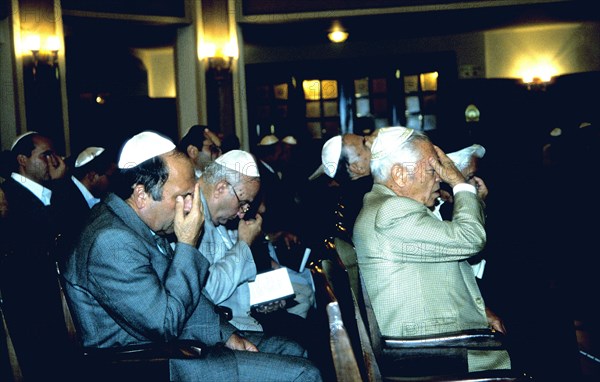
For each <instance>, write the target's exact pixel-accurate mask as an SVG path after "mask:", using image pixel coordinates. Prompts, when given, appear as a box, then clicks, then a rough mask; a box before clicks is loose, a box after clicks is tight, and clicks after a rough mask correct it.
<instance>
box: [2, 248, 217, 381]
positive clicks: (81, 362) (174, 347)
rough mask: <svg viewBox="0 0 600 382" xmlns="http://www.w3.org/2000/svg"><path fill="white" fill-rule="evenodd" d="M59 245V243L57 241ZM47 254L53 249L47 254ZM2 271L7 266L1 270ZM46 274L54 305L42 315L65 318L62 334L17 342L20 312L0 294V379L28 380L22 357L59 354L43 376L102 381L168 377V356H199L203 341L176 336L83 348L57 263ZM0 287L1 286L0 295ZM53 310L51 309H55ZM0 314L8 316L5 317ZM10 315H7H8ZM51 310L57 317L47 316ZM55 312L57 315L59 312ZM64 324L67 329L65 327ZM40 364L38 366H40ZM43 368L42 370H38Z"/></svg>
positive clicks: (40, 358)
mask: <svg viewBox="0 0 600 382" xmlns="http://www.w3.org/2000/svg"><path fill="white" fill-rule="evenodd" d="M57 248H58V246H57ZM48 256H49V258H50V259H57V257H53V256H54V253H50V254H49V255H48ZM5 271H6V270H5ZM49 272H50V273H51V275H50V276H51V277H48V279H47V280H48V284H49V285H45V286H44V287H45V288H46V289H47V290H46V291H47V292H49V293H50V294H53V293H54V292H56V294H57V296H60V298H57V299H56V301H57V304H60V306H57V307H56V308H57V309H55V310H53V311H52V312H43V314H44V319H48V320H53V321H52V322H56V323H58V324H59V325H62V323H63V322H64V327H60V328H59V329H61V333H65V334H64V336H65V337H67V338H62V335H61V336H60V339H62V340H60V341H58V342H60V343H40V344H39V346H35V348H34V349H31V348H28V347H27V346H24V345H23V344H21V346H17V343H16V342H15V344H14V346H13V341H11V322H15V320H19V319H20V314H22V312H20V311H10V307H9V305H8V304H2V303H3V301H2V300H1V299H0V313H1V314H0V316H1V318H2V328H1V329H0V332H3V333H4V339H5V340H4V341H3V343H2V344H0V345H1V346H2V347H1V348H0V357H1V358H0V363H1V364H2V366H4V365H8V366H9V367H10V372H9V373H7V375H6V376H5V373H4V370H3V372H2V374H1V375H0V379H2V380H4V377H7V378H8V381H12V382H21V381H27V380H31V379H32V377H31V376H28V374H27V370H26V369H23V362H22V360H23V359H27V360H28V362H30V363H31V362H33V363H39V365H44V364H46V363H47V362H46V361H47V359H48V357H49V355H52V358H51V359H52V360H55V359H59V360H60V361H61V362H60V365H59V366H57V367H56V368H55V369H56V370H52V372H51V373H47V374H46V375H47V378H48V379H53V380H54V379H57V380H58V379H60V380H63V381H82V380H86V381H107V380H128V381H136V380H139V381H169V379H170V373H169V360H170V359H193V358H200V357H203V356H204V353H205V350H206V346H205V345H204V344H203V343H201V342H200V341H192V340H179V341H173V342H170V343H161V344H155V343H152V344H144V345H132V346H121V347H111V348H102V349H98V348H94V349H91V348H84V347H83V346H82V341H81V340H80V337H79V335H78V332H77V328H76V325H75V324H74V321H73V318H72V316H71V311H70V307H69V301H68V299H67V296H66V295H65V293H64V290H63V279H62V275H61V274H60V269H59V266H58V263H57V262H55V271H54V270H52V269H51V267H49ZM1 292H2V290H0V296H1V295H2V294H1ZM31 303H35V302H34V301H32V302H31ZM54 312H56V313H54ZM5 315H6V316H7V317H10V318H11V319H12V321H11V320H8V319H7V320H6V321H5V320H4V317H5ZM9 315H10V316H9ZM50 315H56V317H50ZM59 315H60V317H59ZM64 329H66V330H64ZM40 367H41V366H40ZM42 372H43V370H42Z"/></svg>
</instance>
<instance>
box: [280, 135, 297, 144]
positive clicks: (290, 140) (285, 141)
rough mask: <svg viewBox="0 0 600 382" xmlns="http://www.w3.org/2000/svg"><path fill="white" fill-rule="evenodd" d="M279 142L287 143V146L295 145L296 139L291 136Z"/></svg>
mask: <svg viewBox="0 0 600 382" xmlns="http://www.w3.org/2000/svg"><path fill="white" fill-rule="evenodd" d="M281 142H283V143H287V144H288V145H296V144H298V141H296V138H294V137H293V136H291V135H288V136H287V137H284V138H283V139H282V140H281Z"/></svg>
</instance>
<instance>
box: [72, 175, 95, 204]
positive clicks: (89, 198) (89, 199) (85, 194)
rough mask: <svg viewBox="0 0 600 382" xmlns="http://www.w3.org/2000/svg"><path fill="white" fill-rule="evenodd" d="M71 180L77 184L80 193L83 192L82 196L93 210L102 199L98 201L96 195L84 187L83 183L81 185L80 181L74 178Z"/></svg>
mask: <svg viewBox="0 0 600 382" xmlns="http://www.w3.org/2000/svg"><path fill="white" fill-rule="evenodd" d="M71 180H72V181H73V183H75V185H76V186H77V188H79V191H81V194H82V195H83V197H84V198H85V201H86V202H87V204H88V207H90V208H92V207H94V205H96V204H97V203H99V202H100V199H98V198H96V197H95V196H94V195H92V193H91V192H90V190H88V189H87V187H86V186H84V185H83V183H81V182H80V181H79V179H77V178H75V177H74V176H71Z"/></svg>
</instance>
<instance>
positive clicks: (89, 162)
mask: <svg viewBox="0 0 600 382" xmlns="http://www.w3.org/2000/svg"><path fill="white" fill-rule="evenodd" d="M71 166H72V167H71V176H70V177H69V178H63V179H62V180H61V181H59V182H57V184H56V187H55V189H54V192H53V193H52V205H54V208H55V209H57V211H59V213H58V214H57V218H58V224H59V231H60V233H61V235H62V238H61V242H60V244H61V249H60V252H61V253H63V254H66V253H67V252H66V251H67V250H68V249H69V248H70V247H71V245H72V244H73V243H74V242H75V240H76V239H77V237H78V236H79V233H80V232H81V230H82V229H83V225H84V223H85V221H86V219H87V217H88V215H89V213H90V210H91V208H92V207H93V206H94V205H96V204H97V203H99V202H100V200H101V199H102V198H103V197H104V196H105V195H106V193H107V192H108V190H109V187H110V180H111V177H112V175H113V174H114V173H115V171H116V170H117V164H116V161H115V159H113V157H112V155H111V153H110V152H108V151H106V150H105V149H104V147H88V148H86V149H85V150H83V151H82V152H81V153H79V155H78V156H77V157H76V159H75V161H74V163H72V165H71ZM58 260H60V261H62V260H63V259H58Z"/></svg>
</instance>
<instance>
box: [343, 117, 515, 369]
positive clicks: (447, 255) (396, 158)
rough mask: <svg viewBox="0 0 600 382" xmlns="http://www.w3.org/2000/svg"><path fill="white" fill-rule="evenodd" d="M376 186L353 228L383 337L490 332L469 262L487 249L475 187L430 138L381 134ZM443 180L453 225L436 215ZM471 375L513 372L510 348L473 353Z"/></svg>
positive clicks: (374, 166)
mask: <svg viewBox="0 0 600 382" xmlns="http://www.w3.org/2000/svg"><path fill="white" fill-rule="evenodd" d="M371 173H372V175H373V180H374V185H373V189H372V190H371V191H370V192H368V193H367V194H366V195H365V198H364V203H363V208H362V209H361V212H360V214H359V215H358V218H357V220H356V224H355V226H354V236H353V241H354V244H355V246H356V250H357V255H358V263H359V267H360V271H361V273H362V275H363V277H364V282H365V286H366V289H367V292H368V294H369V297H370V299H371V302H372V304H373V308H374V311H375V316H376V318H377V322H378V324H379V326H380V328H381V332H382V334H383V335H386V336H399V337H410V336H419V335H430V334H439V333H444V332H452V331H460V330H466V329H481V328H487V327H488V320H487V319H486V312H485V303H484V301H483V298H482V296H481V293H480V291H479V288H478V286H477V282H476V280H475V275H474V274H473V271H472V270H471V267H470V266H469V263H468V261H467V259H468V258H469V257H471V256H473V255H475V254H477V253H478V252H479V251H481V249H482V248H483V247H484V245H485V242H486V233H485V229H484V225H483V224H484V213H483V208H482V202H481V200H480V199H479V197H478V196H477V192H476V189H475V187H474V186H472V185H470V184H469V183H467V181H466V179H465V177H464V176H463V175H462V174H461V172H460V171H459V170H458V169H457V168H456V166H455V165H454V164H453V163H452V161H451V160H450V159H449V158H448V157H447V156H446V154H444V152H443V151H442V150H441V149H440V148H439V147H437V146H434V145H433V144H432V143H431V142H430V141H429V139H428V138H427V136H426V135H424V134H423V133H420V132H417V131H414V130H412V129H407V128H402V127H394V128H388V129H381V131H380V132H379V135H378V137H377V138H376V139H375V141H374V142H373V146H372V147H371ZM440 181H444V182H446V183H448V185H449V186H450V187H452V189H453V193H454V212H453V216H452V221H442V220H440V219H438V218H437V217H436V216H435V215H434V214H433V213H432V211H431V210H430V208H429V207H432V206H433V205H434V203H435V200H436V198H437V197H439V190H440ZM468 363H469V365H468V366H469V370H470V371H477V370H488V369H509V368H510V359H509V357H508V354H507V353H506V352H505V351H502V350H500V351H478V352H474V351H469V354H468Z"/></svg>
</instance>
